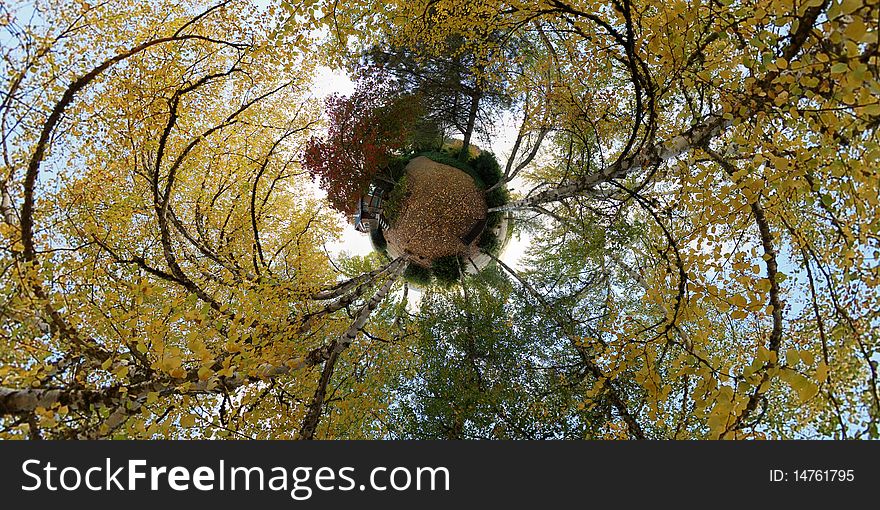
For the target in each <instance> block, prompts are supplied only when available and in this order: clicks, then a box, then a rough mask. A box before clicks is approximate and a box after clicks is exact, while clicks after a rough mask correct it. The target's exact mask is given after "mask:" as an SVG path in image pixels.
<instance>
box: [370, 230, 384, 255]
mask: <svg viewBox="0 0 880 510" xmlns="http://www.w3.org/2000/svg"><path fill="white" fill-rule="evenodd" d="M370 241H372V242H373V248H374V249H375V250H376V251H378V252H384V251H385V250H387V249H388V241H386V240H385V233H384V232H383V231H382V228H381V227H380V228H377V229H373V230H372V231H370Z"/></svg>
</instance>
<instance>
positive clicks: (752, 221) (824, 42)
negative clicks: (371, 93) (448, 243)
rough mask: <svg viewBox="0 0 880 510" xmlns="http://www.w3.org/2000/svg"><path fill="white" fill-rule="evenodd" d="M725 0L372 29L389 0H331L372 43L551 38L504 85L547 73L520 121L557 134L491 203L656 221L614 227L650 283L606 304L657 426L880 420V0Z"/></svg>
mask: <svg viewBox="0 0 880 510" xmlns="http://www.w3.org/2000/svg"><path fill="white" fill-rule="evenodd" d="M723 4H727V2H722V4H702V3H690V4H675V5H664V6H658V5H655V4H650V3H643V2H634V1H612V2H598V3H584V2H565V1H559V0H550V1H546V2H538V3H531V4H529V3H522V2H515V3H513V4H511V3H507V2H505V3H502V2H483V3H481V4H480V5H474V4H473V3H472V2H466V1H463V0H446V1H440V2H436V1H430V2H429V1H425V2H396V3H395V6H394V8H393V9H390V10H389V11H387V12H391V13H393V14H390V15H388V16H384V17H383V16H381V15H380V16H374V17H372V18H371V29H370V30H368V31H367V32H366V34H367V37H364V38H361V39H359V40H357V41H354V40H348V39H347V38H348V37H349V35H350V34H352V33H354V32H355V31H356V30H357V29H359V28H360V27H359V25H358V23H357V20H358V19H359V18H358V16H360V15H361V13H362V12H363V11H364V10H369V9H370V7H371V5H372V4H371V3H370V2H353V3H351V4H350V5H347V6H346V9H345V10H344V12H341V11H339V10H337V11H332V9H330V8H328V9H327V11H326V12H328V13H329V12H331V11H332V14H333V19H334V20H335V21H339V20H342V21H343V22H342V23H341V24H340V25H339V26H338V30H337V34H336V38H335V40H336V41H343V42H347V43H348V44H349V45H350V47H351V49H352V50H353V51H358V49H359V47H360V46H363V45H364V44H365V43H364V39H367V40H368V41H369V40H370V39H371V38H372V40H387V41H394V43H395V44H399V45H402V46H406V47H408V48H411V49H414V48H417V49H418V51H420V52H421V53H422V54H423V55H424V56H425V57H426V58H429V57H430V56H433V55H435V54H437V53H441V52H442V48H444V44H445V41H447V40H449V38H450V37H452V38H459V40H461V41H462V43H461V44H462V46H463V47H466V48H468V49H469V50H470V51H473V52H474V53H475V54H479V55H489V54H491V48H493V41H496V40H498V39H499V38H498V37H496V34H501V36H500V39H501V40H504V38H505V37H517V36H522V37H527V38H529V40H533V41H539V43H540V44H538V45H537V47H538V48H539V53H541V54H542V55H543V57H542V58H539V59H536V60H535V61H533V62H532V64H533V66H534V67H532V70H533V72H531V73H522V74H521V75H518V74H511V75H510V76H513V77H514V78H513V79H511V80H509V81H508V82H507V85H506V86H507V87H508V88H509V90H510V91H511V93H513V94H515V93H516V92H517V91H524V90H526V88H527V87H525V84H527V83H533V81H532V80H534V77H535V76H542V77H546V82H545V83H546V86H544V87H540V88H539V87H534V90H539V91H540V95H541V96H542V97H541V99H540V101H538V104H540V105H541V107H540V108H539V109H535V110H534V112H535V113H538V112H541V113H542V114H541V115H535V114H531V113H529V112H524V113H523V116H522V118H523V119H524V121H526V122H524V124H523V126H524V128H523V130H521V135H522V134H523V133H524V134H525V136H521V137H520V139H521V140H528V139H529V137H531V140H533V142H532V148H535V147H540V146H541V145H542V142H543V141H545V137H544V136H543V135H544V134H547V133H549V132H553V133H554V136H553V137H548V138H546V139H549V140H551V141H552V142H553V143H552V144H550V145H549V146H547V145H546V144H545V145H544V148H545V149H546V151H547V153H546V154H547V155H546V159H545V160H543V161H541V164H539V165H528V164H527V165H525V166H521V165H520V164H518V163H516V162H515V161H514V158H513V157H511V158H509V160H508V166H507V168H506V170H507V171H506V172H505V173H506V175H507V176H508V178H511V177H513V176H516V175H517V174H519V176H520V177H526V182H527V183H528V184H529V186H532V188H531V190H530V191H528V192H527V193H525V194H524V196H522V197H521V198H520V199H519V200H513V201H511V202H508V203H506V204H504V205H503V206H499V207H496V208H493V211H515V212H517V213H518V215H519V218H518V221H519V222H523V223H526V224H529V225H531V228H532V229H533V230H534V231H535V232H537V233H542V232H556V233H557V235H562V236H563V237H562V239H563V241H562V242H556V243H555V248H554V250H555V251H554V252H553V253H554V256H556V254H557V253H558V250H559V249H561V248H562V247H563V246H565V244H566V243H569V242H579V241H577V240H578V239H581V238H582V236H580V235H578V234H579V233H580V232H583V231H584V229H587V227H588V225H589V222H590V221H598V222H599V224H601V225H615V224H621V222H623V223H622V224H623V225H632V226H635V225H639V227H638V228H639V232H640V235H639V236H637V237H635V238H632V239H631V240H630V241H629V242H628V243H624V244H618V243H606V244H604V245H603V246H602V250H603V251H604V253H605V255H604V262H603V264H604V267H605V269H602V271H603V272H607V271H608V269H607V268H609V267H613V268H614V271H613V273H612V274H613V277H614V279H615V282H616V283H615V285H614V286H613V287H612V288H630V289H632V292H634V293H636V294H637V295H638V296H640V297H639V300H637V301H636V302H635V303H634V306H633V307H631V306H629V303H631V302H630V301H628V300H626V301H624V300H622V296H619V295H618V294H617V293H612V294H610V299H612V301H613V302H615V303H621V304H623V303H624V302H625V303H627V306H621V307H620V308H619V309H617V308H614V310H615V312H614V313H613V314H612V315H611V316H610V318H608V319H605V320H603V321H602V322H601V324H602V328H604V330H602V331H604V332H605V333H607V334H611V333H612V332H613V337H612V338H613V340H614V341H613V342H608V341H607V340H606V343H608V345H609V347H608V348H605V347H603V349H604V352H603V353H602V354H600V355H598V357H597V358H596V359H597V360H598V362H599V363H600V365H599V366H600V367H603V366H604V367H606V368H609V367H610V369H611V373H612V374H613V375H609V376H608V377H609V378H612V379H613V377H614V376H615V375H616V374H618V373H630V372H631V371H633V372H632V373H633V374H635V375H637V377H636V378H635V379H634V380H635V381H637V382H638V385H639V386H640V388H641V391H639V392H636V393H631V394H630V397H628V398H637V400H636V402H635V404H636V406H637V407H639V408H642V409H646V408H650V409H652V412H651V413H650V414H649V415H645V416H633V417H634V419H637V420H638V421H639V422H641V423H639V424H638V425H639V428H642V429H646V428H647V427H646V426H645V422H646V421H652V420H658V421H661V422H664V423H665V426H664V428H662V432H661V431H658V432H657V433H658V434H659V433H662V434H669V435H674V436H675V437H692V436H699V437H728V438H739V437H766V436H780V437H804V436H807V437H810V435H811V434H813V433H814V431H819V432H818V433H819V434H821V435H833V436H836V437H876V436H877V434H878V432H877V424H878V420H880V399H878V386H877V384H878V383H877V368H876V362H875V358H876V345H877V336H876V334H875V333H874V331H876V329H877V328H876V327H875V326H876V323H877V310H878V292H877V290H876V288H877V285H878V279H877V276H876V274H877V264H876V255H874V254H875V252H878V247H880V246H878V237H877V234H876V229H877V225H878V207H877V206H878V198H877V188H876V185H875V184H876V181H877V177H878V176H877V170H876V168H877V167H876V162H877V158H878V157H880V152H878V150H877V148H878V144H877V138H876V137H877V134H876V131H877V127H878V125H880V120H878V114H880V104H878V102H877V100H876V94H875V93H874V92H876V90H875V89H876V88H877V86H878V85H877V83H878V82H877V76H878V67H877V66H878V60H877V59H878V57H877V51H876V48H877V44H878V41H877V37H878V33H877V31H876V27H875V25H876V23H874V21H875V20H876V18H877V14H878V5H877V4H876V3H875V2H870V1H867V2H864V1H860V0H854V1H849V0H847V1H823V0H818V1H809V2H800V3H796V2H763V1H759V2H752V3H750V4H748V5H745V4H743V5H740V4H737V5H736V6H735V7H731V6H727V5H723ZM428 27H430V29H428ZM487 34H493V36H492V37H488V36H487ZM510 65H513V64H510ZM510 65H509V66H507V67H510ZM503 67H505V66H504V65H502V68H503ZM527 77H528V78H527ZM538 118H540V119H542V122H540V123H538V122H536V119H538ZM542 124H544V125H543V126H542ZM548 127H549V130H548V129H547V128H548ZM542 128H543V129H542ZM529 132H531V133H533V134H532V135H529ZM515 147H516V148H515V150H514V154H513V156H514V157H515V156H516V154H517V152H518V151H520V148H519V146H518V145H516V146H515ZM524 154H526V155H530V154H533V151H532V150H526V151H525V152H524ZM525 161H528V162H531V161H536V160H535V159H534V158H532V159H529V158H528V157H526V158H525ZM521 171H523V172H527V175H526V174H521V173H520V172H521ZM526 189H528V188H526ZM548 260H549V259H548ZM540 267H541V269H542V270H543V269H544V267H545V266H540ZM596 270H598V269H594V270H593V271H596ZM522 283H523V284H529V285H531V286H532V287H533V289H534V290H535V293H534V295H535V298H536V299H537V296H539V295H540V296H541V297H542V298H543V299H544V300H545V301H546V302H547V304H548V305H552V303H553V302H554V299H555V296H554V295H553V294H552V291H551V290H549V289H542V288H541V287H539V286H535V285H533V284H532V283H530V282H529V280H528V279H526V278H524V279H523V281H522ZM524 286H525V285H524ZM547 293H550V294H549V295H548V294H547ZM548 314H549V316H550V317H551V318H553V317H554V316H555V314H553V313H550V311H549V310H548ZM832 331H833V332H834V334H832ZM595 341H598V340H595ZM644 360H652V363H651V364H644V363H643V361H644ZM844 395H846V397H844ZM625 400H627V399H626V398H623V397H622V400H621V403H622V404H626V403H627V402H625ZM673 409H677V413H673V412H672V411H673ZM678 416H681V417H682V418H678ZM679 424H680V425H681V426H680V427H679V426H678V425H679ZM629 428H630V430H631V431H632V430H634V429H635V427H634V426H633V425H632V424H630V427H629Z"/></svg>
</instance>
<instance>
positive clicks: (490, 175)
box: [468, 151, 504, 186]
mask: <svg viewBox="0 0 880 510" xmlns="http://www.w3.org/2000/svg"><path fill="white" fill-rule="evenodd" d="M468 163H469V164H470V165H471V167H473V169H474V171H476V172H477V175H479V176H480V179H482V180H483V182H484V183H486V185H487V186H494V185H495V184H496V183H497V182H498V181H500V180H501V177H503V175H504V174H503V173H502V172H501V166H499V165H498V160H497V159H495V155H494V154H492V153H491V152H488V151H482V152H480V155H479V156H477V157H475V158H473V159H471V160H470V161H469V162H468Z"/></svg>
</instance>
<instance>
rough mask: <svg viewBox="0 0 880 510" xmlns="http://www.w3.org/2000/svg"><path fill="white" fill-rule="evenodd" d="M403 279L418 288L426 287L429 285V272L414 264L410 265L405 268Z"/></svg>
mask: <svg viewBox="0 0 880 510" xmlns="http://www.w3.org/2000/svg"><path fill="white" fill-rule="evenodd" d="M403 278H404V279H405V280H406V281H408V282H410V283H412V284H415V285H418V286H419V287H427V286H429V285H431V270H430V269H427V268H424V267H422V266H419V265H416V264H410V265H408V266H406V270H405V271H404V272H403Z"/></svg>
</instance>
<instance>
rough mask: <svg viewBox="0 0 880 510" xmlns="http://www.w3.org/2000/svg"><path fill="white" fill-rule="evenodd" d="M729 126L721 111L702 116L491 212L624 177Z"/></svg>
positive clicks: (540, 201)
mask: <svg viewBox="0 0 880 510" xmlns="http://www.w3.org/2000/svg"><path fill="white" fill-rule="evenodd" d="M730 125H731V121H729V120H726V119H724V118H723V117H722V115H721V114H720V113H713V114H710V115H708V116H707V117H706V118H705V119H703V122H701V123H700V124H697V125H696V126H694V127H692V128H691V129H689V130H687V131H685V132H684V133H681V134H680V135H678V136H676V137H674V138H672V139H670V140H668V141H666V142H665V143H661V144H658V145H654V146H650V147H645V148H643V149H642V150H640V151H639V152H637V153H636V154H635V155H633V156H631V157H629V158H625V159H622V160H618V161H617V162H616V163H614V164H613V165H609V166H608V167H607V168H605V169H604V170H602V171H600V172H596V173H593V174H590V175H588V176H586V177H583V178H582V179H580V180H578V181H575V182H573V183H571V184H567V185H564V186H560V187H558V188H554V189H551V190H547V191H543V192H541V193H538V194H537V195H535V196H532V197H527V198H524V199H522V200H515V201H513V202H508V203H506V204H504V205H502V206H499V207H493V208H491V209H489V212H496V211H511V210H516V209H528V208H531V207H534V206H536V205H540V204H545V203H547V202H555V201H558V200H562V199H564V198H568V197H572V196H575V195H578V194H581V193H583V192H585V191H589V190H591V189H592V188H594V187H596V186H598V185H599V184H602V183H604V182H608V181H610V180H612V179H622V178H624V177H626V176H628V175H630V174H632V173H634V172H636V171H638V170H641V169H643V168H648V167H651V166H654V165H657V164H660V163H663V162H664V161H668V160H670V159H672V158H676V157H678V156H680V155H682V154H684V153H685V152H687V151H689V150H692V149H694V148H696V147H699V146H700V145H702V144H704V143H706V141H708V140H710V139H712V138H714V137H715V136H717V135H718V134H719V133H721V131H723V130H724V129H726V128H727V127H729V126H730Z"/></svg>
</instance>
